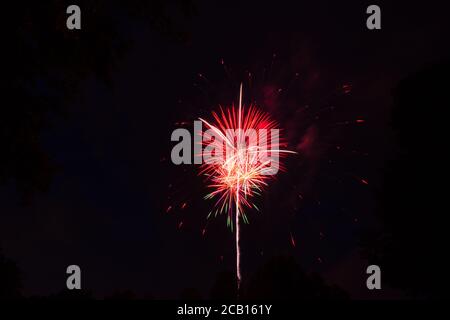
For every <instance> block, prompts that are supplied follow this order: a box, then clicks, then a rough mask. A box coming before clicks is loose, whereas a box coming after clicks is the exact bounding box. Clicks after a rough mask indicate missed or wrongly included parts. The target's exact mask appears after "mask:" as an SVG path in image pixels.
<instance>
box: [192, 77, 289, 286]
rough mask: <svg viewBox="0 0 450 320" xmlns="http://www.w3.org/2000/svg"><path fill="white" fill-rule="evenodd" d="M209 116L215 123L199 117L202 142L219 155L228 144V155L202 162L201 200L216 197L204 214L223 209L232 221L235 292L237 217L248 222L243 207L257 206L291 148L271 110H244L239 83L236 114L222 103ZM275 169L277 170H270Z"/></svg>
mask: <svg viewBox="0 0 450 320" xmlns="http://www.w3.org/2000/svg"><path fill="white" fill-rule="evenodd" d="M213 117H214V120H215V123H214V124H212V123H209V122H208V121H206V120H204V119H201V118H200V120H201V121H202V123H203V124H205V125H206V126H207V127H208V128H209V131H210V132H208V130H207V131H205V132H202V135H203V139H202V141H203V142H202V144H203V145H205V146H206V148H211V147H213V149H214V150H216V151H217V152H218V153H220V154H222V152H223V151H224V149H226V155H225V157H223V156H222V157H220V161H211V162H206V163H205V164H203V165H202V167H201V170H200V174H202V175H204V176H205V177H206V183H207V186H208V187H209V188H211V189H212V191H211V192H210V193H209V194H208V195H206V196H205V199H216V203H215V208H214V209H213V211H211V212H210V213H209V215H208V218H209V217H210V216H211V215H212V214H213V212H214V215H215V216H217V214H219V213H226V214H227V225H228V226H229V227H230V228H231V229H232V230H233V220H234V223H235V230H236V241H235V242H236V243H235V244H236V278H237V288H238V291H239V288H240V283H241V279H242V276H241V268H240V220H241V218H242V220H243V221H244V222H245V223H248V219H247V217H246V215H245V212H244V208H255V209H256V210H259V209H258V207H257V206H256V205H255V204H254V203H253V202H252V198H253V197H254V196H256V195H260V194H261V191H263V189H264V188H265V187H266V186H267V185H268V182H269V180H270V179H273V178H274V175H275V173H276V172H277V171H278V169H281V170H284V167H283V166H282V164H281V163H280V162H279V159H280V157H283V156H285V155H286V154H288V153H295V152H293V151H289V150H284V149H282V147H283V146H284V145H285V144H284V143H283V142H282V141H281V142H280V135H279V129H277V123H276V122H275V121H273V120H272V119H271V118H270V116H269V114H267V113H264V112H262V111H259V110H258V109H257V108H256V107H254V106H252V105H250V107H249V108H248V110H247V111H246V110H244V108H243V106H242V84H241V86H240V91H239V106H238V110H237V114H236V110H235V108H234V106H232V107H231V108H229V109H227V110H225V111H224V110H223V109H222V108H221V109H220V113H219V114H218V113H215V112H213ZM230 132H231V134H230ZM269 132H270V138H271V139H270V141H268V135H267V133H269ZM252 133H253V135H252ZM252 138H253V140H255V139H257V142H258V143H257V144H253V143H251V142H250V141H253V140H252ZM206 148H205V150H206ZM269 155H270V156H269ZM273 168H276V170H275V171H273ZM233 209H234V210H233ZM233 211H234V215H233ZM233 216H234V219H233Z"/></svg>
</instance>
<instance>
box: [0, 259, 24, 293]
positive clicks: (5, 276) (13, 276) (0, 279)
mask: <svg viewBox="0 0 450 320" xmlns="http://www.w3.org/2000/svg"><path fill="white" fill-rule="evenodd" d="M21 289H22V281H21V274H20V271H19V268H18V267H17V265H16V264H15V263H14V262H13V261H12V260H10V259H7V258H6V257H5V256H4V255H3V254H2V252H1V250H0V299H17V298H20V297H21V292H20V290H21Z"/></svg>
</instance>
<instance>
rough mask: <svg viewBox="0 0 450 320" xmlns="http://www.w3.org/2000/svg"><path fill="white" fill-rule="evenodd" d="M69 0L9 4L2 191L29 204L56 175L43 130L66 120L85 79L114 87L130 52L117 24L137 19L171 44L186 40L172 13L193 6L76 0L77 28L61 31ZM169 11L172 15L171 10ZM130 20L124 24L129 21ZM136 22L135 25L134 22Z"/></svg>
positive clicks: (0, 140) (0, 143) (0, 135)
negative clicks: (12, 190) (6, 188)
mask: <svg viewBox="0 0 450 320" xmlns="http://www.w3.org/2000/svg"><path fill="white" fill-rule="evenodd" d="M70 4H72V2H71V1H59V0H52V1H45V2H42V1H31V2H27V3H26V5H24V4H23V3H19V2H15V1H12V2H8V3H7V4H6V6H7V7H6V8H4V10H5V12H8V14H11V15H13V17H12V18H13V19H12V21H13V22H12V23H11V26H12V28H11V29H10V30H8V33H7V37H8V38H7V39H5V43H8V50H4V54H6V57H5V58H4V61H7V63H6V64H5V69H4V70H3V72H4V74H6V75H7V77H8V78H7V85H6V88H4V92H5V94H6V96H4V101H7V103H5V105H4V106H3V107H2V110H1V113H0V147H1V150H2V157H1V158H0V185H4V184H8V183H12V184H13V185H14V186H15V187H16V188H17V190H18V191H19V192H20V194H21V195H22V200H23V201H24V202H25V203H29V202H30V201H31V200H32V197H33V194H35V193H36V192H42V191H45V190H47V189H48V187H49V185H50V182H51V180H52V177H53V176H54V174H55V172H56V171H57V170H58V168H57V166H56V165H55V163H54V162H53V161H52V159H51V156H50V155H49V154H47V152H46V151H45V149H44V148H43V147H42V143H41V139H40V137H41V133H42V131H43V130H44V129H45V128H47V127H49V126H50V125H51V124H52V119H55V117H56V118H57V119H61V118H63V117H67V116H68V115H69V114H70V112H68V105H69V104H70V103H71V102H73V101H74V100H75V99H76V97H77V93H78V90H77V89H78V87H79V85H80V83H81V82H82V81H83V80H85V79H87V78H88V77H89V76H93V75H94V76H96V77H98V78H100V79H103V80H104V81H105V83H106V84H110V83H111V71H112V70H113V69H114V66H115V65H116V64H117V61H119V60H120V59H121V58H122V57H123V56H124V53H125V52H126V51H127V49H128V48H129V47H130V41H129V40H128V38H127V35H129V33H127V32H129V30H128V29H127V27H126V24H125V27H124V26H123V25H121V24H119V23H118V20H117V17H118V15H119V13H120V16H121V17H123V19H125V20H126V21H128V22H130V23H131V21H135V20H136V21H142V22H144V24H143V25H144V26H145V25H149V26H150V27H151V28H152V30H154V31H155V32H158V33H160V34H162V35H164V36H165V37H168V38H171V39H173V40H174V41H180V40H183V39H184V38H185V37H186V35H185V33H183V32H182V31H181V29H179V28H178V26H177V25H176V23H175V22H174V21H175V19H174V18H173V17H172V15H173V14H172V12H177V8H178V11H179V12H180V13H181V14H182V15H184V16H189V15H190V14H192V12H193V11H194V10H193V5H192V3H191V1H186V0H184V1H181V0H180V1H176V2H175V3H174V4H173V5H170V4H169V3H167V1H162V0H157V1H123V2H112V1H108V0H89V1H87V0H81V1H78V2H77V5H79V6H80V7H81V9H82V29H81V30H78V31H73V30H72V31H71V30H68V29H67V28H66V19H67V17H68V15H67V14H66V8H67V6H68V5H70ZM168 7H170V8H172V10H168ZM127 19H128V20H127ZM139 19H140V20H139Z"/></svg>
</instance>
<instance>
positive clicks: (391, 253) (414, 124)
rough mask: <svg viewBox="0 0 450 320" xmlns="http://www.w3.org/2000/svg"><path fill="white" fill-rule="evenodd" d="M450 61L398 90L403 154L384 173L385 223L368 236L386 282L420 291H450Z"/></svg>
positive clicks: (370, 253) (395, 118) (396, 118)
mask: <svg viewBox="0 0 450 320" xmlns="http://www.w3.org/2000/svg"><path fill="white" fill-rule="evenodd" d="M449 75H450V68H449V64H448V62H446V63H441V64H437V65H434V66H432V67H429V68H428V69H426V70H423V71H421V72H418V73H416V74H413V75H411V76H409V77H408V78H406V79H404V80H403V81H401V82H400V83H399V85H398V86H397V87H396V88H395V90H394V92H393V95H394V106H393V113H392V126H393V129H394V130H395V132H396V137H397V143H398V154H397V156H396V158H395V160H393V161H391V162H390V163H389V164H388V166H387V168H386V170H385V173H384V185H383V188H382V190H381V192H380V194H379V197H380V203H381V205H380V208H379V210H378V216H379V218H380V220H381V223H382V229H381V230H378V231H372V232H370V233H368V234H367V235H366V236H365V237H364V239H363V247H364V254H365V255H366V256H367V257H368V258H369V260H370V261H371V262H372V263H374V264H378V265H379V266H380V268H381V270H382V274H383V277H382V279H383V281H386V282H387V283H389V284H390V285H391V286H393V287H396V288H400V289H403V290H405V291H406V292H407V293H409V294H410V295H412V296H414V297H434V298H436V297H444V296H447V297H448V296H449V293H448V286H449V280H448V277H447V276H446V274H447V272H448V270H450V269H449V267H450V265H449V261H450V260H449V259H448V252H449V250H448V246H447V243H448V236H447V224H446V221H448V218H447V217H446V216H447V213H448V203H447V201H446V200H447V199H446V198H447V194H446V193H447V190H446V189H447V188H446V187H445V181H446V178H445V177H446V173H447V172H448V162H447V161H446V160H444V154H445V153H446V149H447V147H446V146H447V145H448V140H447V136H448V134H447V133H446V132H444V130H445V129H446V126H447V122H448V121H447V119H446V116H445V115H446V114H447V111H446V110H445V109H446V106H448V105H449V101H448V100H449V99H448V90H449V88H448V76H449Z"/></svg>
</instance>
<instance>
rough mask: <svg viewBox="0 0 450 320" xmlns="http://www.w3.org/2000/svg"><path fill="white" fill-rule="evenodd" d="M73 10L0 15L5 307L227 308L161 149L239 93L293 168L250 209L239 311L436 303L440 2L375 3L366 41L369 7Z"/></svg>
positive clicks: (109, 5)
mask: <svg viewBox="0 0 450 320" xmlns="http://www.w3.org/2000/svg"><path fill="white" fill-rule="evenodd" d="M69 4H72V3H68V2H66V1H46V2H45V3H44V2H30V3H28V4H27V3H23V2H21V3H17V4H9V5H7V9H4V11H5V12H4V13H5V15H6V16H7V18H5V19H6V21H7V22H8V25H9V28H8V30H7V36H6V38H5V41H4V43H5V46H4V48H3V51H4V52H5V53H6V58H5V59H4V61H5V69H4V71H6V72H5V74H6V82H7V83H6V87H5V90H4V91H5V94H4V99H3V103H2V106H1V116H0V128H1V132H0V143H1V150H2V156H1V158H0V248H1V251H0V293H1V297H28V298H30V297H32V298H38V297H42V298H43V297H50V298H52V297H53V298H65V297H72V296H74V297H83V298H105V297H106V298H119V299H125V298H150V299H151V298H156V299H159V298H223V297H229V298H234V297H236V292H235V288H234V286H233V283H234V265H235V256H234V238H233V234H232V233H231V232H230V230H229V229H227V228H226V224H225V217H218V218H216V219H212V220H207V219H206V216H207V214H208V212H209V210H210V208H211V206H212V205H213V203H212V202H207V201H203V196H204V195H205V194H206V192H207V191H206V189H205V187H204V186H203V185H202V179H201V178H200V177H198V176H197V168H195V167H194V166H181V167H177V166H175V165H173V164H172V163H171V162H170V150H171V147H172V146H173V143H171V142H170V134H171V132H172V131H173V130H174V129H175V128H177V127H180V126H184V127H187V128H188V129H189V128H192V127H191V126H192V121H193V120H195V119H197V118H198V117H200V116H201V117H206V118H209V117H210V112H211V111H212V110H216V109H217V108H218V106H219V104H220V105H224V106H229V105H230V104H231V103H232V102H233V101H234V102H236V101H237V95H238V90H239V84H240V82H243V85H244V103H245V104H249V103H256V104H257V105H258V106H259V107H260V108H261V109H263V110H266V111H268V112H270V113H271V115H272V116H273V117H274V118H275V119H276V120H277V121H278V122H279V123H280V125H281V127H282V128H284V129H285V134H286V138H287V142H288V144H289V146H290V147H291V148H292V149H294V150H296V151H298V153H299V154H298V155H297V156H293V157H290V158H288V159H286V168H287V172H285V173H280V174H279V175H278V179H277V180H276V181H274V182H273V183H272V184H271V185H270V187H269V188H268V190H267V191H266V192H265V193H264V195H263V196H262V197H261V198H260V199H259V200H257V201H258V206H260V208H261V212H260V213H258V212H249V213H248V215H249V219H250V224H249V225H245V226H243V228H242V265H243V275H244V284H243V292H242V294H241V296H242V297H249V298H268V297H269V298H332V299H334V298H339V299H340V298H354V299H372V298H382V299H402V298H436V297H437V298H440V297H448V293H447V289H446V288H447V285H448V279H446V277H445V274H446V271H447V270H448V268H447V267H448V262H447V260H448V259H447V257H448V248H447V246H446V244H447V242H448V241H447V239H446V236H445V233H446V230H445V226H446V224H445V221H446V220H445V219H446V214H447V212H448V210H447V209H446V208H447V206H446V201H445V200H446V197H445V196H446V195H445V193H444V190H445V189H446V187H445V181H446V180H445V178H444V177H445V173H446V166H445V161H444V160H443V154H445V152H446V150H445V149H446V146H447V140H446V139H445V137H446V134H445V133H444V128H445V127H446V122H447V121H446V119H445V115H446V114H447V112H446V110H445V108H446V107H447V106H448V102H447V101H448V97H447V94H446V92H447V90H448V88H449V86H448V85H449V81H448V75H449V72H448V71H449V68H448V60H447V59H448V56H449V45H448V38H449V33H448V29H449V27H448V17H447V16H448V6H445V5H444V2H442V3H438V2H433V1H427V2H416V3H412V2H406V1H400V2H399V1H397V2H396V3H395V4H393V3H389V2H386V3H384V2H378V3H376V4H378V5H379V6H380V7H381V13H382V29H381V30H368V29H367V28H366V18H367V14H366V13H365V12H366V8H367V6H368V5H370V4H372V3H371V2H370V3H369V2H365V1H345V2H342V1H339V2H337V1H322V0H321V1H308V2H306V1H297V2H295V4H292V3H290V4H288V3H279V2H267V3H264V4H263V3H260V2H253V3H252V2H246V3H232V2H215V1H173V2H171V1H170V2H166V1H129V2H127V3H125V2H122V3H118V2H114V1H101V0H98V1H78V2H77V4H78V5H79V6H80V7H81V11H82V29H81V30H79V31H70V30H67V29H66V18H67V14H66V13H65V11H66V7H67V6H68V5H69ZM358 120H359V121H358ZM371 263H376V264H378V265H380V267H381V270H382V290H379V291H369V290H367V288H366V285H365V281H366V277H367V275H366V273H365V270H366V268H367V266H368V265H369V264H371ZM70 264H76V265H79V266H80V267H81V270H82V288H83V290H82V292H81V293H73V292H71V293H68V292H65V291H64V288H65V282H66V277H67V275H66V274H65V270H66V268H67V266H68V265H70ZM447 278H448V277H447Z"/></svg>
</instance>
